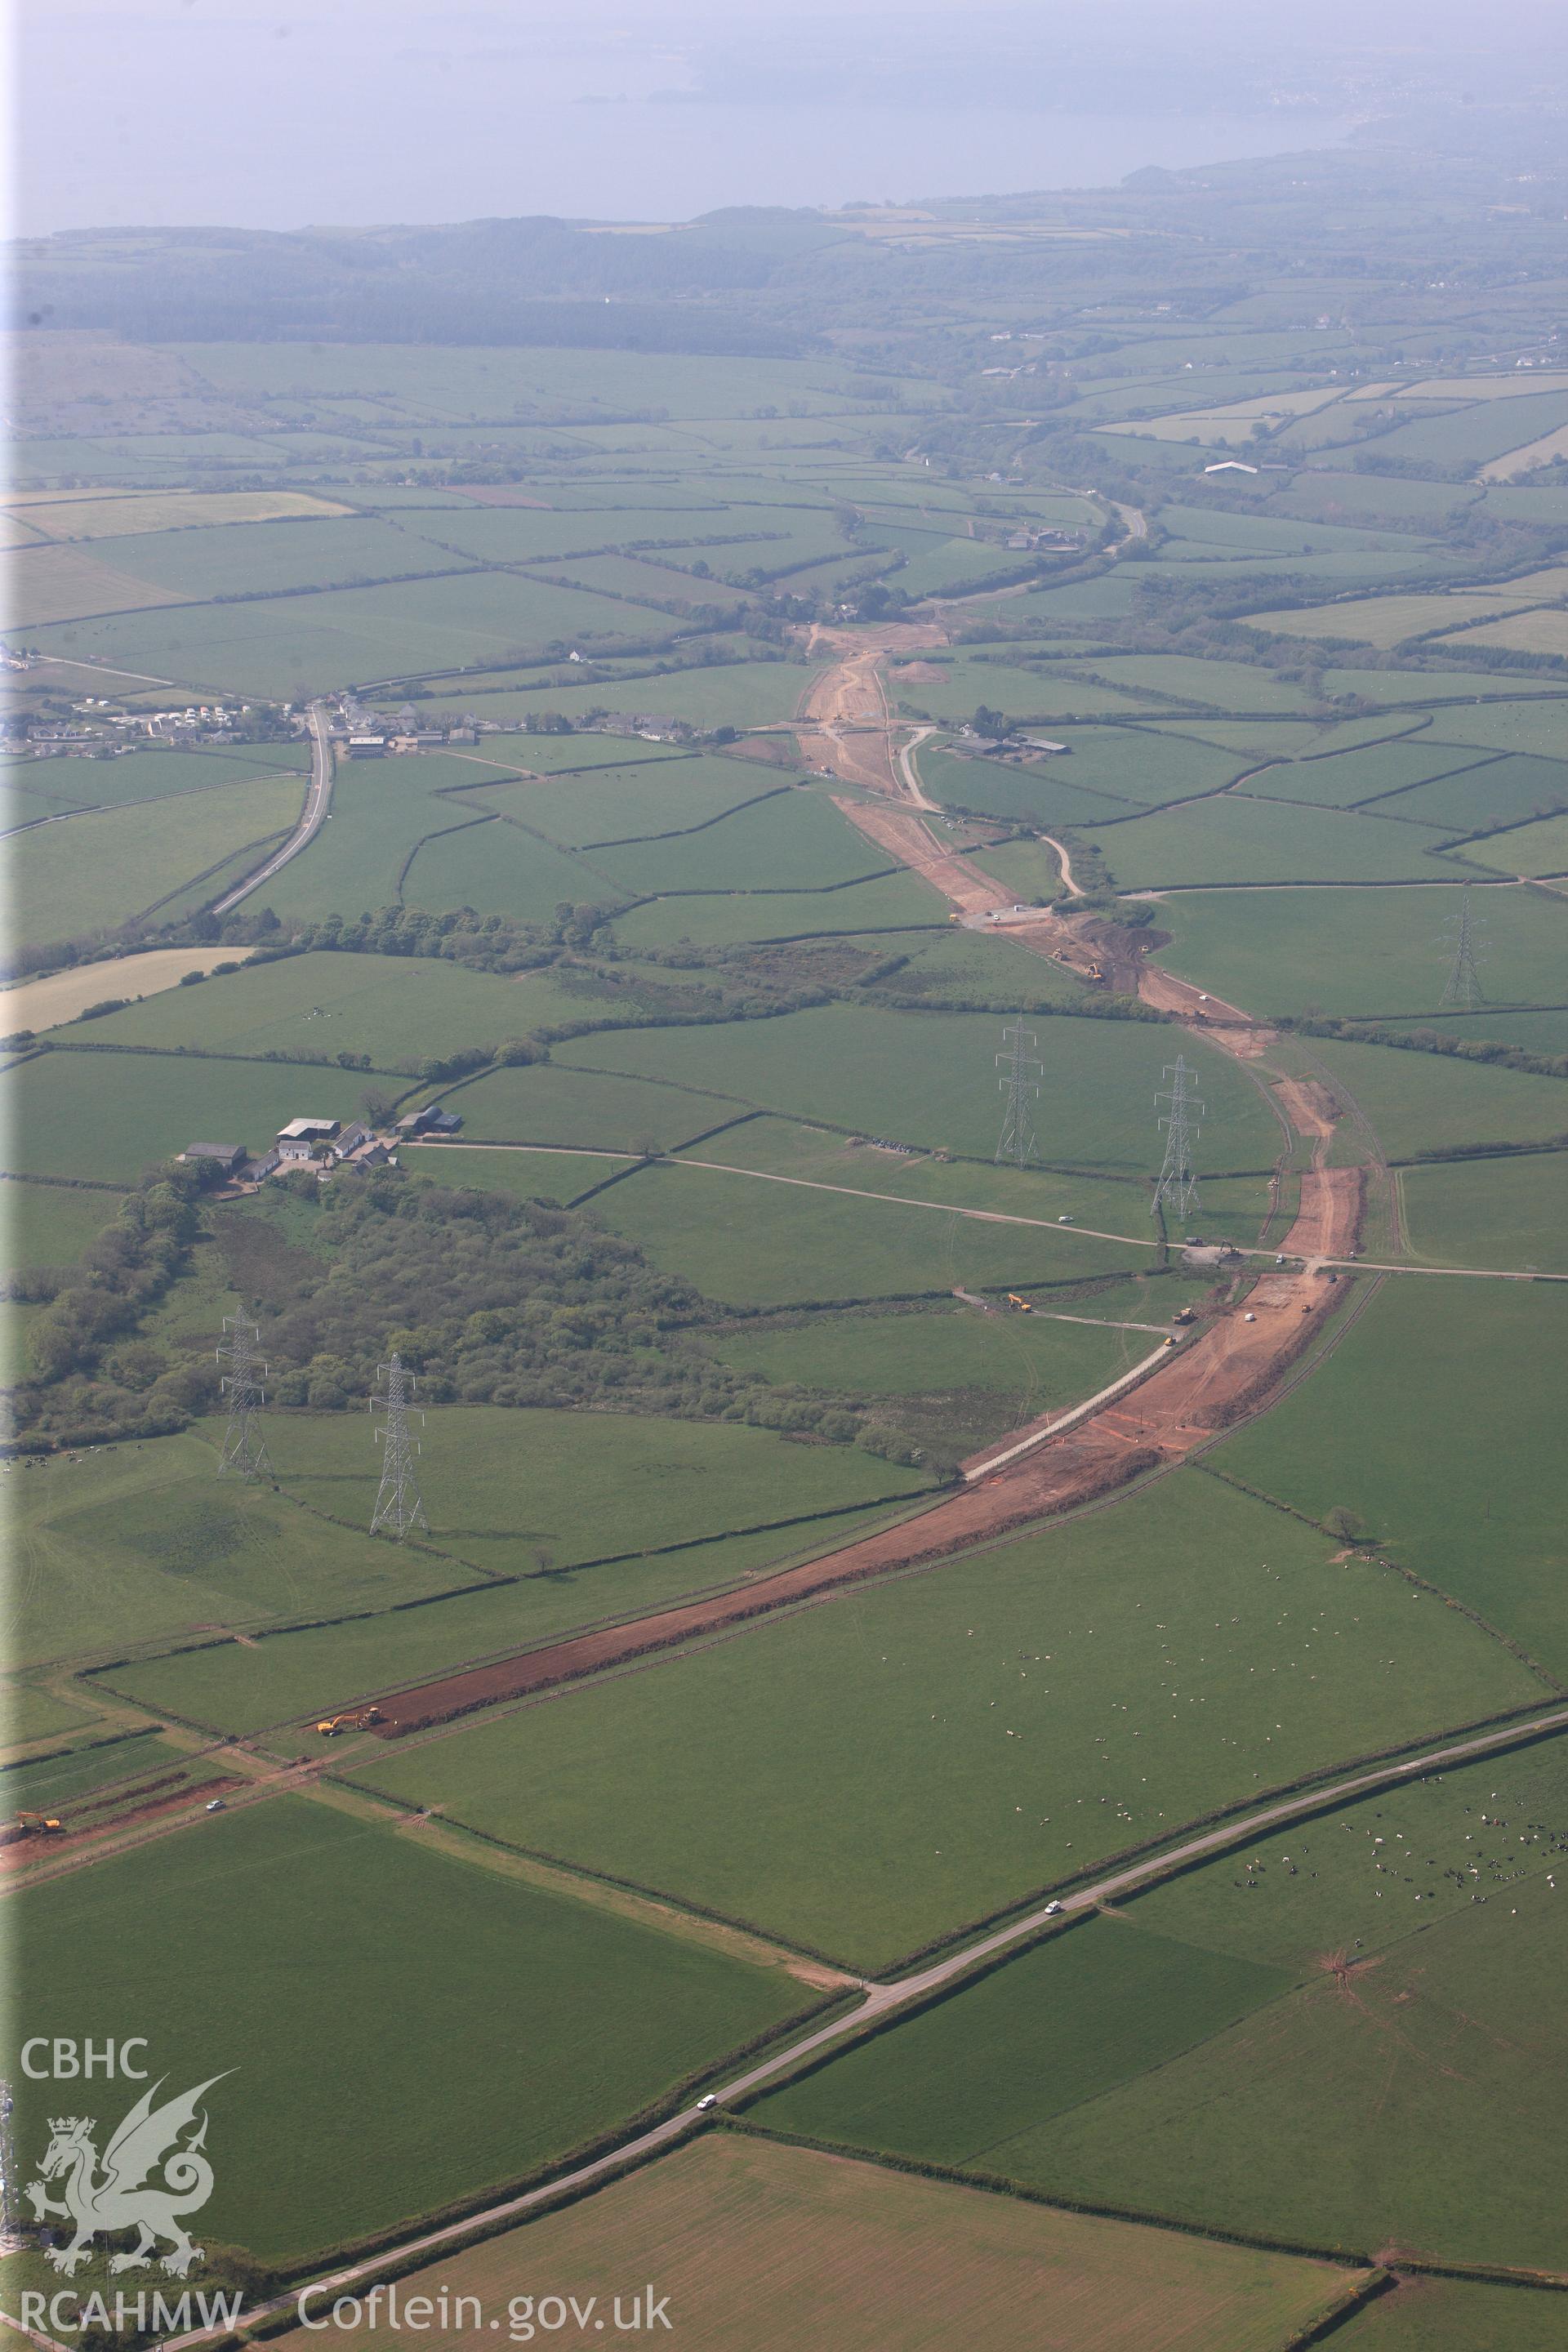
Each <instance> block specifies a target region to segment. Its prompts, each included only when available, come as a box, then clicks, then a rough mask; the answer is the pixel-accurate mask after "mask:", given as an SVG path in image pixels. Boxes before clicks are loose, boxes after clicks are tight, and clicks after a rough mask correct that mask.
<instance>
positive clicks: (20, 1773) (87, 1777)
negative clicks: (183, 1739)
mask: <svg viewBox="0 0 1568 2352" xmlns="http://www.w3.org/2000/svg"><path fill="white" fill-rule="evenodd" d="M175 1771H181V1772H184V1773H185V1774H187V1775H188V1776H190V1777H192V1778H194V1779H195V1780H211V1779H212V1778H213V1777H214V1774H213V1772H212V1770H211V1769H210V1768H208V1767H205V1766H203V1765H201V1764H199V1763H198V1762H197V1761H196V1760H195V1759H194V1758H193V1757H192V1755H191V1753H190V1750H189V1749H188V1748H176V1747H175V1745H174V1741H173V1740H172V1739H161V1738H158V1737H157V1736H156V1735H155V1734H154V1733H152V1732H146V1733H137V1734H135V1735H134V1736H133V1737H132V1738H129V1739H105V1738H100V1739H99V1740H97V1741H95V1742H94V1743H93V1744H92V1745H90V1746H89V1747H85V1748H63V1749H58V1750H57V1751H56V1752H55V1754H54V1755H52V1756H40V1757H39V1758H37V1760H36V1761H35V1762H33V1763H31V1764H14V1765H11V1766H9V1767H8V1768H7V1769H6V1770H5V1773H4V1775H0V1807H3V1808H4V1809H5V1811H6V1812H15V1811H17V1810H19V1809H22V1808H26V1809H28V1810H35V1809H36V1810H37V1811H41V1812H50V1813H62V1814H63V1813H66V1812H68V1811H73V1810H74V1809H75V1808H76V1807H77V1806H79V1805H82V1806H86V1805H89V1804H90V1801H92V1800H93V1799H95V1798H97V1797H99V1796H100V1795H101V1794H104V1793H106V1792H109V1791H111V1790H114V1789H115V1788H116V1787H117V1786H118V1785H120V1784H123V1786H124V1787H125V1788H126V1789H139V1788H141V1787H142V1786H143V1785H144V1784H145V1783H146V1782H147V1781H148V1780H164V1779H166V1778H167V1776H168V1775H170V1774H171V1773H173V1772H175Z"/></svg>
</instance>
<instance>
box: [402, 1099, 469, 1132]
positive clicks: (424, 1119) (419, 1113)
mask: <svg viewBox="0 0 1568 2352" xmlns="http://www.w3.org/2000/svg"><path fill="white" fill-rule="evenodd" d="M462 1124H463V1122H462V1120H461V1118H459V1117H458V1114H457V1112H456V1111H451V1110H441V1109H439V1108H437V1106H436V1105H435V1104H434V1103H427V1104H426V1107H425V1108H424V1109H423V1110H416V1111H411V1112H410V1113H409V1115H408V1117H407V1118H400V1119H399V1120H398V1122H397V1129H398V1133H399V1134H400V1135H406V1136H410V1137H413V1136H416V1135H456V1134H457V1132H458V1129H459V1128H460V1127H461V1126H462Z"/></svg>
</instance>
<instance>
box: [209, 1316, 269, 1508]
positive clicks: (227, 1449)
mask: <svg viewBox="0 0 1568 2352" xmlns="http://www.w3.org/2000/svg"><path fill="white" fill-rule="evenodd" d="M223 1330H224V1336H223V1339H222V1341H221V1343H220V1345H219V1347H218V1349H217V1360H218V1362H219V1363H220V1364H226V1365H227V1366H228V1370H227V1371H226V1373H225V1374H224V1378H223V1382H222V1386H223V1390H224V1393H225V1394H226V1397H227V1398H228V1426H227V1428H226V1430H225V1432H224V1439H223V1457H222V1459H221V1461H220V1462H219V1463H218V1465H217V1475H218V1476H219V1477H220V1478H221V1477H222V1476H223V1475H224V1473H225V1471H226V1470H231V1471H233V1473H234V1474H235V1475H236V1477H238V1478H270V1477H271V1475H272V1464H271V1461H270V1460H269V1458H268V1452H267V1440H266V1438H265V1437H264V1436H263V1435H262V1433H261V1408H262V1406H263V1405H264V1404H265V1403H266V1402H267V1399H266V1394H265V1392H264V1391H263V1389H262V1386H261V1381H262V1376H263V1375H264V1374H265V1372H266V1370H267V1367H266V1365H265V1364H264V1363H263V1362H261V1360H260V1359H259V1358H258V1355H257V1353H256V1343H257V1341H258V1339H260V1337H261V1333H260V1330H259V1328H258V1326H257V1325H256V1324H254V1323H252V1322H250V1321H249V1320H248V1319H247V1317H245V1316H243V1315H226V1316H225V1317H224V1318H223Z"/></svg>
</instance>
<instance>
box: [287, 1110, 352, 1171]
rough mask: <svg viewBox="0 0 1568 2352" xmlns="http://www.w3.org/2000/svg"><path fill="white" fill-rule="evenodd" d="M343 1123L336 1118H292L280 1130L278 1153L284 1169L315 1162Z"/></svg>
mask: <svg viewBox="0 0 1568 2352" xmlns="http://www.w3.org/2000/svg"><path fill="white" fill-rule="evenodd" d="M340 1124H341V1122H340V1121H339V1120H337V1119H335V1118H291V1119H290V1120H289V1124H288V1126H287V1127H281V1128H279V1130H278V1143H277V1151H278V1158H279V1162H280V1163H281V1164H282V1165H283V1166H284V1167H289V1166H290V1165H298V1163H299V1162H300V1160H314V1159H315V1158H316V1157H317V1156H318V1154H319V1153H320V1152H321V1148H322V1146H323V1145H324V1144H330V1143H331V1142H332V1141H333V1139H335V1138H336V1136H337V1135H338V1133H339V1130H340Z"/></svg>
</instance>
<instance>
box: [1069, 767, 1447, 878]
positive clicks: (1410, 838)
mask: <svg viewBox="0 0 1568 2352" xmlns="http://www.w3.org/2000/svg"><path fill="white" fill-rule="evenodd" d="M1296 772H1297V771H1296V770H1294V769H1291V770H1290V771H1289V773H1290V774H1291V775H1294V774H1295V773H1296ZM1277 773H1278V772H1277ZM1258 781H1259V782H1262V781H1264V780H1263V779H1261V778H1259V779H1258ZM1084 830H1085V833H1086V835H1087V837H1088V839H1089V841H1091V842H1092V843H1093V844H1094V845H1095V846H1096V848H1098V849H1099V850H1100V854H1101V855H1102V856H1103V857H1104V858H1105V861H1106V863H1107V865H1108V866H1110V870H1111V872H1112V873H1113V874H1114V876H1115V877H1116V880H1117V884H1118V886H1119V887H1121V889H1123V890H1148V889H1163V888H1165V887H1172V886H1179V887H1185V888H1188V889H1192V888H1194V887H1196V888H1201V887H1203V886H1204V885H1205V883H1215V882H1228V883H1244V884H1245V883H1298V882H1393V881H1400V880H1405V879H1409V880H1412V881H1423V882H1437V881H1446V880H1447V879H1448V878H1449V877H1451V876H1452V875H1453V873H1454V871H1455V866H1454V864H1453V862H1452V861H1450V860H1447V859H1444V858H1439V857H1436V856H1433V854H1432V853H1433V851H1434V850H1435V849H1436V847H1437V846H1438V845H1439V844H1440V843H1441V842H1442V841H1443V840H1444V838H1445V835H1444V834H1443V832H1442V831H1441V830H1439V828H1438V827H1436V825H1418V824H1392V823H1390V822H1389V821H1388V819H1386V818H1384V817H1377V816H1367V815H1363V814H1357V813H1356V812H1355V811H1353V810H1342V809H1328V808H1299V807H1293V806H1291V805H1289V803H1284V802H1281V801H1269V800H1253V799H1250V798H1244V797H1243V796H1242V795H1241V794H1240V793H1226V794H1225V795H1223V796H1221V797H1216V798H1214V799H1210V800H1205V801H1201V802H1198V803H1194V805H1193V806H1191V807H1189V808H1183V809H1164V810H1161V811H1159V812H1158V813H1157V814H1154V815H1152V816H1143V817H1134V818H1133V819H1131V821H1130V822H1129V823H1127V824H1106V825H1103V826H1086V827H1085V828H1084ZM1459 871H1460V872H1461V873H1462V872H1463V868H1462V867H1461V868H1460V869H1459Z"/></svg>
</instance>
